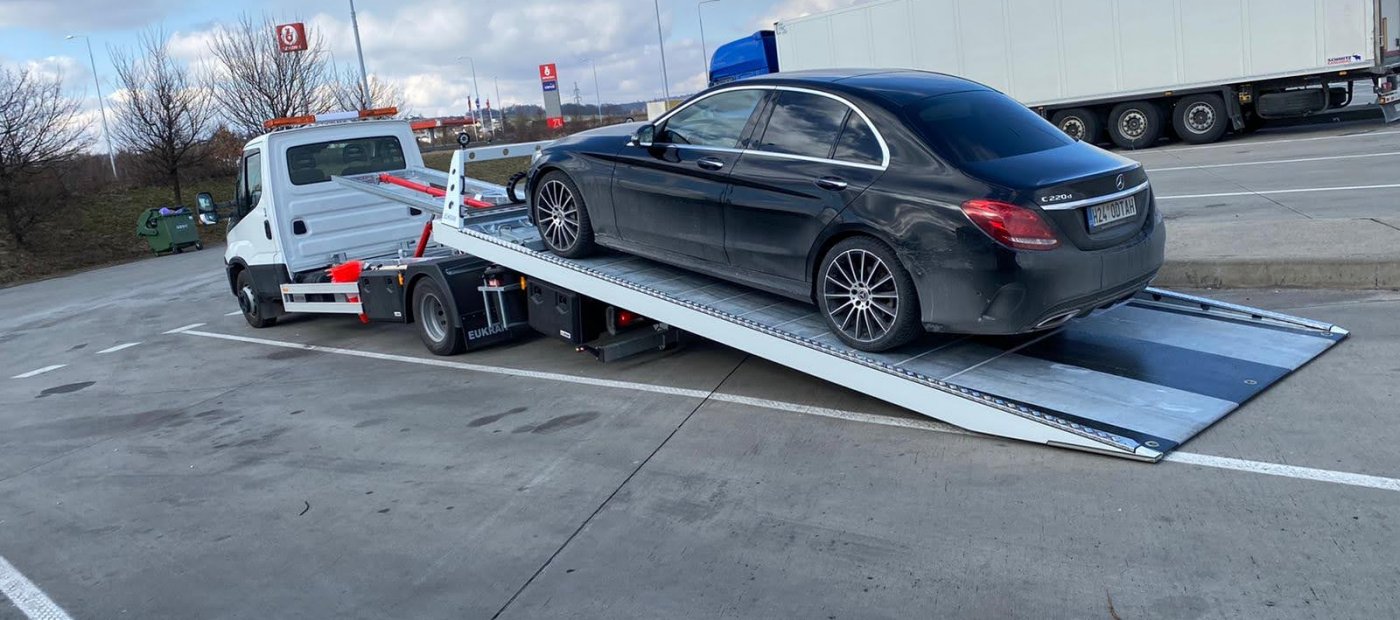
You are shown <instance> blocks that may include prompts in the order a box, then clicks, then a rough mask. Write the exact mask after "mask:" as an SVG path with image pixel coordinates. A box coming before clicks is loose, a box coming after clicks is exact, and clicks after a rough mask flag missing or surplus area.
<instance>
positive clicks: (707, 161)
mask: <svg viewBox="0 0 1400 620" xmlns="http://www.w3.org/2000/svg"><path fill="white" fill-rule="evenodd" d="M695 165H697V166H700V167H701V168H704V169H706V170H719V169H720V168H723V167H724V161H723V160H721V159H720V158H718V157H701V158H700V159H697V160H695Z"/></svg>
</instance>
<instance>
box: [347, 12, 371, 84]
mask: <svg viewBox="0 0 1400 620" xmlns="http://www.w3.org/2000/svg"><path fill="white" fill-rule="evenodd" d="M350 28H351V29H353V30H354V31H355V52H356V53H358V54H359V55H360V83H361V85H362V86H363V87H364V89H365V107H366V108H368V109H371V110H372V109H374V94H373V93H371V92H370V90H369V72H367V71H365V49H364V48H363V47H360V22H359V21H358V20H357V19H356V18H355V0H350Z"/></svg>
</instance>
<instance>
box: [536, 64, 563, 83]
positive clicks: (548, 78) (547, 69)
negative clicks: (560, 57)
mask: <svg viewBox="0 0 1400 620" xmlns="http://www.w3.org/2000/svg"><path fill="white" fill-rule="evenodd" d="M557 79H559V72H558V71H555V70H554V63H552V62H551V63H549V64H547V65H540V81H541V82H553V81H554V80H557Z"/></svg>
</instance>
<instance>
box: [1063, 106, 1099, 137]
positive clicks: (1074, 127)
mask: <svg viewBox="0 0 1400 620" xmlns="http://www.w3.org/2000/svg"><path fill="white" fill-rule="evenodd" d="M1050 122H1052V123H1054V124H1055V126H1056V127H1059V128H1060V131H1063V132H1065V135H1067V136H1069V137H1071V138H1074V139H1075V140H1078V141H1080V142H1088V143H1089V144H1093V143H1095V142H1098V141H1099V136H1100V135H1101V133H1102V132H1103V122H1102V121H1100V120H1099V115H1098V114H1096V113H1094V111H1093V110H1090V109H1087V108H1072V109H1069V110H1060V111H1059V112H1056V113H1055V115H1054V116H1052V117H1050Z"/></svg>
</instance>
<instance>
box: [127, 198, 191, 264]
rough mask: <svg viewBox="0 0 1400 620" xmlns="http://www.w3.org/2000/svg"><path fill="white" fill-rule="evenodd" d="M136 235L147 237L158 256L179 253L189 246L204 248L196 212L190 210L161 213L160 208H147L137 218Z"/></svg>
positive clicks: (152, 249)
mask: <svg viewBox="0 0 1400 620" xmlns="http://www.w3.org/2000/svg"><path fill="white" fill-rule="evenodd" d="M136 236H138V237H141V238H143V239H145V240H146V243H149V244H150V245H151V251H152V252H154V253H155V254H156V255H157V256H159V255H161V254H163V253H171V252H174V253H179V252H182V251H184V249H185V248H188V247H193V248H194V249H196V250H202V249H204V244H203V243H201V242H200V241H199V229H197V228H195V225H194V214H193V213H190V212H189V211H188V210H182V211H181V212H180V213H174V214H171V215H161V214H160V209H146V210H145V211H144V212H142V213H141V216H140V217H139V218H137V220H136Z"/></svg>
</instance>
